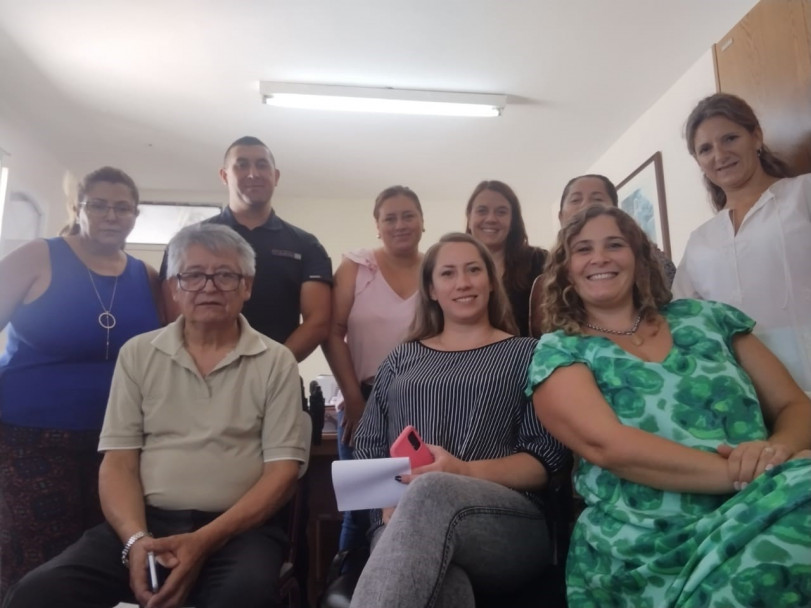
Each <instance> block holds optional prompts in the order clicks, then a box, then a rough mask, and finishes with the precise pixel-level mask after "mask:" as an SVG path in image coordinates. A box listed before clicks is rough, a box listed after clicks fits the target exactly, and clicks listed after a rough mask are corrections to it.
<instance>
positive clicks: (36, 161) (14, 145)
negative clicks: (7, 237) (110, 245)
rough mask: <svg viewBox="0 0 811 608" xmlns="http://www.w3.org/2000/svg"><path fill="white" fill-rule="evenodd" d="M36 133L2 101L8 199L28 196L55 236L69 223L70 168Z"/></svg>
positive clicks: (0, 332) (0, 331) (0, 342)
mask: <svg viewBox="0 0 811 608" xmlns="http://www.w3.org/2000/svg"><path fill="white" fill-rule="evenodd" d="M35 132H36V130H35V129H33V128H31V127H30V126H29V125H27V124H26V123H25V122H24V121H23V120H22V119H21V118H20V116H18V115H16V114H15V113H14V112H13V111H12V110H10V109H9V108H8V107H6V106H5V105H4V104H2V102H1V101H0V148H2V149H3V150H5V151H6V152H7V153H8V156H5V157H4V158H3V163H4V165H5V166H7V167H8V169H9V173H8V191H7V195H9V194H11V193H12V192H18V191H19V192H24V193H25V194H27V195H28V196H29V197H31V198H32V199H33V200H34V201H36V203H37V205H38V207H39V208H40V209H41V210H42V211H43V225H44V227H45V234H44V235H43V236H54V235H55V234H56V233H57V232H58V231H59V229H60V228H61V227H62V226H63V225H64V223H65V222H66V221H67V211H66V210H65V196H64V194H63V193H62V178H63V176H64V174H65V170H66V167H65V166H64V165H63V164H62V163H61V162H59V161H58V160H57V159H56V158H54V157H53V156H52V155H51V153H50V152H49V150H48V146H47V145H45V144H44V143H43V142H40V141H38V140H37V139H36V138H35V137H33V136H32V135H31V134H32V133H35ZM1 288H2V287H0V289H1ZM5 344H6V332H5V328H0V352H1V351H2V349H3V347H4V346H5Z"/></svg>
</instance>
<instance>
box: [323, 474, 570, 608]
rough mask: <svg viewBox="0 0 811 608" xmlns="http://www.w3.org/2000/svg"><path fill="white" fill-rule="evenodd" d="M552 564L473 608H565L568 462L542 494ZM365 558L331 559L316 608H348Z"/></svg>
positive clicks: (365, 552)
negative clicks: (507, 592)
mask: <svg viewBox="0 0 811 608" xmlns="http://www.w3.org/2000/svg"><path fill="white" fill-rule="evenodd" d="M543 496H544V515H545V518H546V524H547V526H548V527H549V541H550V544H551V550H552V562H551V563H550V564H549V565H548V566H547V567H546V568H544V570H543V572H541V573H540V574H539V578H538V579H537V580H535V581H533V582H532V583H531V584H530V585H527V587H526V588H524V589H520V590H518V591H516V592H515V593H512V594H510V595H504V594H500V595H498V596H485V595H481V594H477V595H476V606H477V608H503V607H505V606H509V607H510V608H524V607H526V608H537V606H545V607H547V608H566V605H567V604H566V577H565V573H566V556H567V555H568V553H569V539H570V537H571V532H572V526H573V525H574V518H575V505H574V493H573V490H572V461H571V458H569V461H568V463H567V465H566V466H565V467H564V468H563V469H562V470H561V471H559V472H558V473H557V474H555V475H554V476H553V477H552V479H550V480H549V483H548V484H547V486H546V488H545V489H544V492H543ZM368 557H369V547H368V546H364V547H359V548H357V549H353V550H351V551H342V552H339V553H338V554H337V555H336V556H335V557H334V558H333V560H332V564H331V565H330V569H329V572H328V574H327V583H326V587H325V591H324V593H323V594H322V595H321V598H320V599H319V602H318V608H349V603H350V601H351V600H352V594H353V593H354V591H355V585H357V583H358V579H359V578H360V573H361V571H362V570H363V566H364V564H365V563H366V559H367V558H368Z"/></svg>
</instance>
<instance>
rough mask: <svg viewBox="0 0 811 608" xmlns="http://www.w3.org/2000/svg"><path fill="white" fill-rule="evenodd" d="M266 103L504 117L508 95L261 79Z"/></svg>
mask: <svg viewBox="0 0 811 608" xmlns="http://www.w3.org/2000/svg"><path fill="white" fill-rule="evenodd" d="M259 90H260V92H261V93H262V99H263V100H264V102H265V103H266V104H268V105H271V106H279V107H282V108H303V109H307V110H334V111H339V112H378V113H387V114H423V115H434V116H482V117H492V116H500V115H501V111H502V110H503V109H504V106H505V105H506V104H507V96H506V95H491V94H486V93H449V92H441V91H415V90H409V89H376V88H368V87H343V86H333V85H321V84H294V83H287V82H260V83H259Z"/></svg>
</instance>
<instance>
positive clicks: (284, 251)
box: [270, 249, 301, 260]
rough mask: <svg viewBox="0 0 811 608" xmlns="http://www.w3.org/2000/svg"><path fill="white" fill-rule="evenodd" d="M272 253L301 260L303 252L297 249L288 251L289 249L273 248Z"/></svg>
mask: <svg viewBox="0 0 811 608" xmlns="http://www.w3.org/2000/svg"><path fill="white" fill-rule="evenodd" d="M270 254H271V255H278V256H279V257H282V258H293V259H294V260H300V259H301V254H300V253H296V252H295V251H288V250H287V249H271V250H270Z"/></svg>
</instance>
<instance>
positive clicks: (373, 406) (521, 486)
mask: <svg viewBox="0 0 811 608" xmlns="http://www.w3.org/2000/svg"><path fill="white" fill-rule="evenodd" d="M515 333H516V331H515V326H514V323H513V322H512V319H511V316H510V309H509V305H508V303H507V299H506V296H505V294H504V290H503V288H502V287H501V284H500V281H499V280H498V278H497V275H496V272H495V265H494V263H493V259H492V257H491V256H490V254H489V253H488V251H487V249H486V248H485V247H484V246H483V245H482V244H481V243H479V242H478V241H476V240H475V239H474V238H473V237H471V236H469V235H465V234H459V233H454V234H448V235H445V236H444V237H442V239H440V241H439V243H437V244H436V245H434V246H433V247H431V248H430V249H429V250H428V252H427V253H426V255H425V259H424V261H423V266H422V269H421V276H420V301H419V303H418V305H417V314H416V317H415V320H414V323H413V325H412V328H411V331H410V334H409V337H408V338H407V339H406V342H404V343H403V344H402V345H400V346H398V347H397V348H395V349H394V351H392V353H391V354H390V355H389V356H388V357H387V358H386V359H385V360H384V361H383V363H382V365H381V366H380V369H379V370H378V373H377V375H376V378H375V384H374V388H373V390H372V395H371V397H370V399H369V402H368V404H367V407H366V410H365V412H364V414H363V418H362V419H361V423H360V426H359V428H358V431H357V434H356V438H355V457H356V458H382V457H386V456H388V451H389V446H390V445H391V444H392V443H393V441H394V439H395V438H396V437H397V436H398V435H399V434H400V432H401V431H402V430H403V428H405V426H407V425H409V424H411V425H414V426H415V427H416V428H417V430H418V431H419V432H420V434H421V435H422V437H423V438H424V440H425V441H426V443H427V444H428V447H429V449H430V451H431V453H432V455H433V456H434V462H433V463H432V464H430V465H427V466H424V467H420V468H417V469H414V470H413V471H412V473H411V475H404V476H403V477H402V482H403V483H408V484H409V488H408V491H407V492H406V493H405V495H404V496H403V498H402V500H401V501H400V504H399V505H398V506H397V507H396V508H391V509H383V510H382V511H373V512H372V532H371V533H372V554H371V556H370V558H369V561H368V563H367V565H366V568H365V569H364V571H363V573H362V575H361V577H360V580H359V581H358V585H357V588H356V590H355V594H354V596H353V599H352V606H359V607H361V606H362V607H363V608H372V607H375V606H386V607H387V608H389V607H406V606H415V607H416V606H419V607H424V606H447V605H451V604H452V605H453V606H474V605H475V602H474V591H475V592H484V593H487V594H492V593H502V592H509V591H510V590H512V589H515V588H518V587H521V586H523V585H524V584H525V583H527V582H529V581H531V580H532V579H533V578H534V577H536V576H537V575H538V573H539V572H540V571H541V570H542V568H543V566H544V565H545V564H546V563H547V562H548V560H549V539H548V536H547V528H546V525H545V522H544V520H543V512H542V510H541V499H540V494H539V492H540V490H541V488H543V486H544V485H545V483H546V482H547V479H548V477H549V475H551V474H552V473H554V472H555V471H556V470H558V469H559V468H560V467H561V466H562V464H563V462H564V460H565V452H564V449H563V448H562V447H561V445H560V444H559V443H558V442H557V441H556V440H555V439H553V438H552V437H551V436H550V435H548V434H547V433H546V431H545V430H544V429H543V428H542V427H541V425H540V423H539V422H538V420H537V418H536V417H535V416H534V414H533V410H532V406H531V404H530V402H529V401H528V399H527V397H526V396H525V395H524V387H525V385H526V369H527V366H528V364H529V361H530V359H531V357H532V352H533V349H534V347H535V344H536V341H535V340H533V339H531V338H521V337H515V336H514V334H515Z"/></svg>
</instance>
